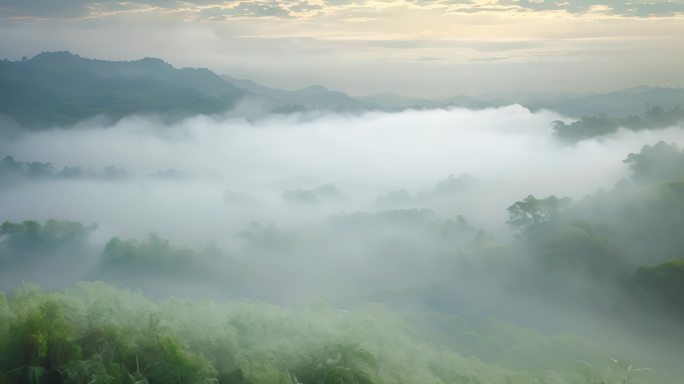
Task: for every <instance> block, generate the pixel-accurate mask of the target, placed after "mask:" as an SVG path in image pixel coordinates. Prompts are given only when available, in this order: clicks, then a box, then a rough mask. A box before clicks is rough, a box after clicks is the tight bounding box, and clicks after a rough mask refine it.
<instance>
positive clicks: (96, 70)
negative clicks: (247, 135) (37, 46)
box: [0, 52, 244, 129]
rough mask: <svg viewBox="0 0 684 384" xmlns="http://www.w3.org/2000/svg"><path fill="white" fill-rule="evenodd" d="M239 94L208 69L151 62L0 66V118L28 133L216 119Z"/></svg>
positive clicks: (60, 59) (56, 60)
mask: <svg viewBox="0 0 684 384" xmlns="http://www.w3.org/2000/svg"><path fill="white" fill-rule="evenodd" d="M243 93H244V92H243V91H242V90H240V89H237V88H235V87H233V86H231V85H230V84H228V83H226V82H225V81H223V80H221V78H220V77H218V76H217V75H216V74H214V73H213V72H211V71H209V70H208V69H201V68H183V69H176V68H174V67H172V66H171V65H170V64H168V63H165V62H164V61H162V60H159V59H153V58H145V59H142V60H137V61H125V62H123V61H122V62H115V61H105V60H92V59H86V58H82V57H80V56H77V55H74V54H71V53H69V52H45V53H41V54H39V55H37V56H35V57H33V58H31V59H28V60H25V61H18V62H11V61H7V60H4V61H0V113H3V114H6V115H8V116H9V117H10V118H13V119H15V120H16V121H18V122H19V123H21V124H22V125H24V126H25V127H27V128H29V129H40V128H43V127H47V126H56V125H68V124H73V123H76V122H78V121H80V120H83V119H87V118H90V117H93V116H97V115H106V116H108V117H111V118H114V119H116V118H120V117H123V116H126V115H129V114H132V113H149V112H155V113H165V114H169V115H170V116H185V115H192V114H198V113H204V114H210V113H217V112H222V111H224V110H226V109H228V108H229V107H231V106H232V105H234V104H235V102H236V101H237V100H238V99H239V98H240V97H241V95H243Z"/></svg>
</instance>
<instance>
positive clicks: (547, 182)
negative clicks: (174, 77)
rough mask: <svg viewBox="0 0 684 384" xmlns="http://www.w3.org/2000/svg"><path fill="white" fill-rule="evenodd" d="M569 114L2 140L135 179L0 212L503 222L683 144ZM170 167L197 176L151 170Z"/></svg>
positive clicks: (308, 118)
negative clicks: (418, 214) (558, 134)
mask: <svg viewBox="0 0 684 384" xmlns="http://www.w3.org/2000/svg"><path fill="white" fill-rule="evenodd" d="M559 118H561V116H559V115H557V114H555V113H552V112H544V111H540V112H536V113H532V112H530V111H528V110H526V109H524V108H522V107H520V106H508V107H504V108H498V109H486V110H480V111H473V110H467V109H450V110H440V109H437V110H425V111H406V112H402V113H379V112H377V113H364V114H359V115H345V114H334V113H313V114H293V115H288V116H277V115H274V116H266V117H264V118H261V119H257V120H254V121H246V120H244V119H242V118H236V117H225V118H209V117H204V116H197V117H194V118H191V119H187V120H184V121H182V122H179V123H177V124H174V125H165V124H163V123H162V122H161V120H158V119H150V118H147V117H135V116H133V117H129V118H126V119H124V120H122V121H120V122H119V123H117V124H116V125H114V126H113V127H110V128H101V127H98V126H91V127H90V129H88V127H87V125H83V126H81V129H77V130H67V131H49V132H42V133H35V134H28V135H24V136H21V137H19V138H16V139H12V140H5V141H3V142H2V143H0V153H11V154H12V155H14V156H15V157H16V158H19V159H31V160H35V161H38V162H41V163H47V162H50V163H52V164H53V166H54V167H55V168H56V169H61V168H62V167H63V166H64V165H72V166H78V165H81V166H87V167H88V168H90V169H102V168H104V167H106V166H107V165H109V164H117V166H120V167H123V168H125V169H126V170H128V171H129V174H130V175H132V176H131V177H130V178H128V179H123V180H118V181H109V180H104V179H102V178H99V179H98V178H95V179H92V178H90V179H83V178H81V179H54V178H48V179H45V178H43V179H40V180H35V181H33V182H30V181H29V182H23V183H21V184H16V185H14V186H6V187H5V188H3V189H1V190H0V211H2V212H3V213H4V215H5V217H6V218H7V219H9V220H24V219H26V218H35V219H48V218H51V217H54V218H64V219H72V220H78V221H81V222H88V223H89V222H98V223H99V224H101V228H103V230H104V231H105V232H104V233H109V234H112V235H120V236H125V237H132V236H133V237H134V236H140V235H141V234H145V233H147V231H149V230H158V231H159V232H160V234H162V235H164V236H172V237H173V238H178V239H182V240H202V241H209V240H213V239H221V238H225V237H226V236H227V235H230V234H231V233H236V232H238V231H240V230H242V229H244V228H245V227H246V226H248V225H249V223H250V222H261V223H269V222H275V223H276V224H278V225H279V226H280V227H282V228H283V229H287V228H291V227H293V226H300V225H301V226H308V225H314V226H316V225H319V224H317V223H320V222H321V220H324V219H325V218H326V217H328V216H330V215H333V214H338V213H340V212H346V213H353V212H357V211H368V210H371V211H372V210H376V209H398V208H402V209H403V208H429V209H433V210H435V211H436V212H438V214H440V215H443V216H445V217H452V216H454V215H457V214H462V215H464V216H465V217H466V218H467V219H468V220H469V221H472V222H473V223H474V224H475V225H476V226H478V227H481V226H484V227H487V228H505V219H506V207H508V206H509V205H510V204H511V203H513V202H515V201H517V200H519V199H520V198H522V197H524V196H527V195H528V194H530V193H532V194H535V195H537V196H547V195H550V194H556V195H559V196H565V195H569V196H571V197H573V198H581V197H582V196H584V195H586V194H588V193H592V192H594V191H595V190H596V189H598V188H605V189H608V188H611V187H612V186H613V185H614V184H615V183H616V182H618V181H619V180H620V179H621V178H622V177H624V176H625V175H626V174H627V173H628V168H627V166H626V165H625V164H623V163H622V160H623V159H624V158H625V157H626V155H627V154H628V153H634V152H638V151H639V150H640V148H641V147H642V146H643V145H645V144H654V143H655V142H657V141H658V140H665V141H666V142H676V143H678V144H680V145H683V144H684V141H682V135H681V128H672V129H669V130H662V131H657V132H656V131H640V132H618V133H615V134H612V135H609V136H606V137H604V138H601V139H600V140H598V139H597V140H585V141H582V142H579V143H577V144H573V145H568V144H565V143H563V142H559V141H557V140H556V139H555V137H554V136H553V133H552V127H551V122H552V121H554V120H557V119H559ZM90 124H91V125H94V124H96V123H90ZM164 169H178V170H183V172H184V173H186V174H187V175H190V177H185V178H182V177H181V178H179V177H157V176H155V174H156V173H157V172H158V171H159V170H164ZM464 174H467V175H464ZM450 175H453V176H450ZM459 175H461V176H459ZM46 190H49V191H50V193H45V191H46ZM284 192H285V193H284ZM84 206H87V207H88V209H83V207H84ZM189 223H193V224H192V226H191V227H192V228H191V229H190V228H189ZM485 224H486V225H485Z"/></svg>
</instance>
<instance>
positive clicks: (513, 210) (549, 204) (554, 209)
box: [507, 195, 572, 229]
mask: <svg viewBox="0 0 684 384" xmlns="http://www.w3.org/2000/svg"><path fill="white" fill-rule="evenodd" d="M571 202H572V200H571V199H570V198H569V197H562V198H557V197H556V196H549V197H546V198H543V199H537V198H536V197H534V196H532V195H529V196H527V197H526V198H525V199H524V200H521V201H517V202H515V204H513V205H511V206H509V207H508V216H509V219H508V222H507V223H508V225H510V226H511V227H513V228H515V229H526V228H531V227H536V226H539V225H540V224H546V223H549V222H552V221H553V220H555V219H557V218H558V216H559V214H560V213H561V212H562V211H563V210H564V209H566V208H568V206H569V205H570V203H571Z"/></svg>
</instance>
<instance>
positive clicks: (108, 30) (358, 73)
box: [0, 0, 684, 97]
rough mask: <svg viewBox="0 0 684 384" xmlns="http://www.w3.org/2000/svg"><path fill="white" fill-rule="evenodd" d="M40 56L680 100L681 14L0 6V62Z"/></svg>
mask: <svg viewBox="0 0 684 384" xmlns="http://www.w3.org/2000/svg"><path fill="white" fill-rule="evenodd" d="M54 50H70V51H72V52H74V53H78V54H80V55H81V56H86V57H92V58H103V59H117V60H120V59H123V60H131V59H139V58H142V57H146V56H152V57H159V58H162V59H164V60H166V61H168V62H170V63H171V64H173V65H174V66H177V67H182V66H191V67H208V68H210V69H212V70H214V71H216V72H218V73H225V74H229V75H231V76H234V77H244V78H250V79H253V80H256V81H258V82H261V83H264V84H266V85H270V86H275V87H282V88H301V87H305V86H308V85H312V84H322V85H325V86H327V87H330V88H335V89H339V90H343V91H346V92H348V93H350V94H352V95H366V94H373V93H380V92H395V93H400V94H404V95H409V96H421V97H445V96H451V95H457V94H462V93H467V94H477V93H485V92H494V91H509V90H513V89H529V90H561V89H565V90H571V91H608V90H614V89H620V88H627V87H631V86H636V85H641V84H645V85H664V86H668V85H669V86H681V85H684V71H682V68H684V0H669V1H668V0H650V1H613V0H432V1H429V0H357V1H351V0H243V1H237V0H228V1H220V0H185V1H171V0H167V1H163V0H129V1H113V0H101V1H91V0H60V1H56V0H0V57H3V58H9V59H18V58H20V57H22V56H29V57H30V56H33V55H35V54H37V53H39V52H41V51H54Z"/></svg>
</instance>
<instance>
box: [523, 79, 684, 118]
mask: <svg viewBox="0 0 684 384" xmlns="http://www.w3.org/2000/svg"><path fill="white" fill-rule="evenodd" d="M521 104H523V105H525V106H526V107H528V108H530V109H532V110H537V109H550V110H553V111H556V112H560V113H562V114H564V115H567V116H571V117H582V116H593V115H601V114H604V115H607V116H613V117H627V116H630V115H639V114H643V113H644V112H645V111H646V109H647V107H653V106H658V107H661V108H664V109H672V108H676V107H678V106H683V107H684V88H666V87H647V86H640V87H634V88H628V89H623V90H620V91H615V92H608V93H590V94H575V95H569V96H562V97H555V98H549V97H546V98H540V97H531V98H527V99H525V100H523V101H522V102H521Z"/></svg>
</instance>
